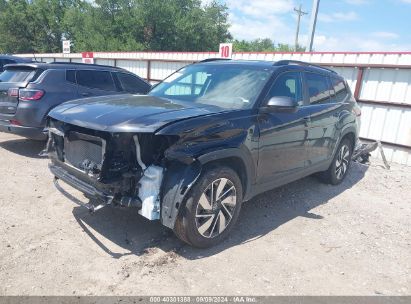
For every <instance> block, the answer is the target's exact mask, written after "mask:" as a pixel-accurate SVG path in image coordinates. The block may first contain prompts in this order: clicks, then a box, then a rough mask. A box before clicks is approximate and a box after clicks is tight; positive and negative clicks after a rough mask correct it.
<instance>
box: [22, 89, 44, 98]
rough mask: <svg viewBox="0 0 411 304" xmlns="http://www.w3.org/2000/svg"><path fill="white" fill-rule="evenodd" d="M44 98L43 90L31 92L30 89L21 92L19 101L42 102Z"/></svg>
mask: <svg viewBox="0 0 411 304" xmlns="http://www.w3.org/2000/svg"><path fill="white" fill-rule="evenodd" d="M43 96H44V91H43V90H30V89H21V90H19V99H20V100H22V101H29V100H40V99H41V98H42V97H43Z"/></svg>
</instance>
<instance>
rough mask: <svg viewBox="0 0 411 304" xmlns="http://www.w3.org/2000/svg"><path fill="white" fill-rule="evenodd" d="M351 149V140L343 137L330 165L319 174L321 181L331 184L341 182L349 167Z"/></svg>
mask: <svg viewBox="0 0 411 304" xmlns="http://www.w3.org/2000/svg"><path fill="white" fill-rule="evenodd" d="M352 151H353V144H352V142H351V141H350V140H349V139H348V138H344V139H343V140H342V141H341V143H340V145H339V146H338V149H337V151H336V153H335V155H334V158H333V160H332V163H331V165H330V167H329V168H328V170H327V171H324V172H321V174H320V178H321V179H322V181H323V182H325V183H327V184H331V185H338V184H341V183H342V181H343V180H344V178H345V177H346V176H347V173H348V171H349V169H350V167H351V157H352Z"/></svg>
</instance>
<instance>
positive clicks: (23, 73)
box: [0, 69, 36, 82]
mask: <svg viewBox="0 0 411 304" xmlns="http://www.w3.org/2000/svg"><path fill="white" fill-rule="evenodd" d="M35 75H36V70H34V69H7V70H5V71H4V72H3V73H1V74H0V82H28V81H31V80H32V79H33V78H34V76H35Z"/></svg>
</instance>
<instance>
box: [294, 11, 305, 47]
mask: <svg viewBox="0 0 411 304" xmlns="http://www.w3.org/2000/svg"><path fill="white" fill-rule="evenodd" d="M294 11H295V12H296V13H297V15H298V17H297V31H296V33H295V51H296V52H297V50H298V34H299V33H300V22H301V17H302V16H304V15H307V14H308V13H306V12H304V11H303V10H302V6H301V4H300V7H299V8H298V9H297V8H294Z"/></svg>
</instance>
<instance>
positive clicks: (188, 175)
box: [160, 161, 202, 229]
mask: <svg viewBox="0 0 411 304" xmlns="http://www.w3.org/2000/svg"><path fill="white" fill-rule="evenodd" d="M201 169H202V166H201V164H200V162H199V161H194V162H192V163H191V164H184V163H182V162H178V161H172V162H171V163H169V164H168V166H167V169H166V172H165V174H164V178H163V184H162V188H161V193H160V198H161V216H160V218H161V223H162V224H163V225H164V226H166V227H168V228H171V229H173V228H174V224H175V222H176V219H177V216H178V213H179V211H180V207H181V205H182V203H183V200H184V198H185V196H186V194H187V193H188V191H189V190H190V189H191V188H192V186H193V184H194V183H195V182H196V181H197V179H198V177H199V176H200V174H201Z"/></svg>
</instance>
